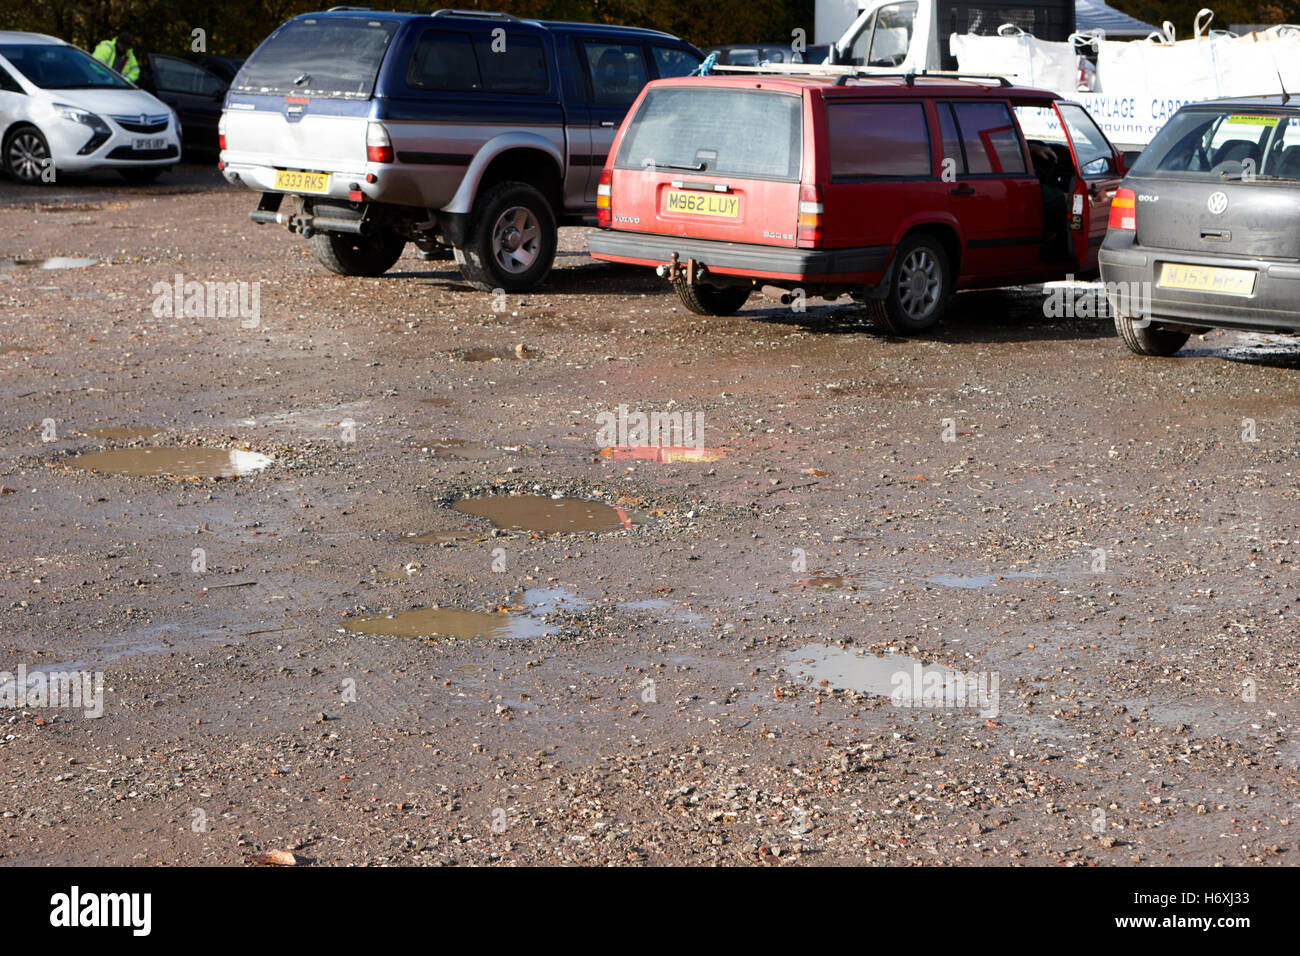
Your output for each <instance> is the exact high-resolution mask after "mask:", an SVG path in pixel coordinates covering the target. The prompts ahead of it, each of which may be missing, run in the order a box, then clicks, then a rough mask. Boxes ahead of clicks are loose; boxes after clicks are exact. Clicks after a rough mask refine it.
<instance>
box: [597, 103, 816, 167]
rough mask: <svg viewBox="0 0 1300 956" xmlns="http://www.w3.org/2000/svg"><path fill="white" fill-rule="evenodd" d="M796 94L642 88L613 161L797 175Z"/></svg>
mask: <svg viewBox="0 0 1300 956" xmlns="http://www.w3.org/2000/svg"><path fill="white" fill-rule="evenodd" d="M800 107H801V100H800V98H799V97H798V96H795V95H793V94H789V93H777V92H774V91H769V90H737V89H708V88H704V87H700V86H689V87H671V86H669V87H661V88H659V89H654V90H651V91H650V92H649V93H647V94H646V98H645V100H643V101H642V103H641V107H640V109H638V110H637V113H636V116H635V117H634V118H633V119H632V121H631V125H630V126H629V127H628V130H627V133H626V134H625V135H624V137H623V145H622V146H621V147H620V148H619V151H618V159H617V160H616V165H617V166H619V167H621V168H641V167H644V166H649V165H651V164H653V165H655V166H660V167H666V168H671V169H684V170H687V171H692V172H701V173H711V174H715V175H719V176H727V175H734V176H745V177H748V178H751V179H779V180H790V181H797V180H798V179H799V165H800V154H801V151H802V145H803V114H802V110H801V108H800Z"/></svg>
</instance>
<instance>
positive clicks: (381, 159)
mask: <svg viewBox="0 0 1300 956" xmlns="http://www.w3.org/2000/svg"><path fill="white" fill-rule="evenodd" d="M392 161H393V141H392V140H391V139H389V138H388V130H386V129H384V125H383V124H382V123H370V124H369V125H367V126H366V162H369V163H391V162H392Z"/></svg>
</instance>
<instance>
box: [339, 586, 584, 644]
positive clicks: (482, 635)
mask: <svg viewBox="0 0 1300 956" xmlns="http://www.w3.org/2000/svg"><path fill="white" fill-rule="evenodd" d="M513 604H514V605H515V606H516V607H518V608H520V610H518V611H516V610H506V609H504V608H503V609H500V610H497V611H465V610H462V609H460V608H447V607H417V608H412V609H411V610H409V611H399V612H397V613H395V614H375V615H372V616H370V617H360V618H355V619H353V620H347V621H344V622H343V628H344V630H348V631H351V632H353V633H355V634H378V635H383V636H385V637H455V638H460V639H462V640H483V639H490V640H495V639H500V638H505V639H510V640H532V639H534V638H538V637H542V636H544V635H545V634H546V633H547V632H548V631H551V630H553V629H554V628H555V625H548V624H547V623H546V617H547V615H549V614H553V613H555V612H556V611H561V610H563V611H572V612H578V611H581V610H583V609H584V608H586V607H587V603H586V602H585V601H583V600H582V599H581V598H579V597H578V596H577V595H575V594H574V593H573V592H572V591H569V590H568V589H567V588H530V589H528V590H525V591H522V592H521V593H519V594H517V595H515V597H514V599H513Z"/></svg>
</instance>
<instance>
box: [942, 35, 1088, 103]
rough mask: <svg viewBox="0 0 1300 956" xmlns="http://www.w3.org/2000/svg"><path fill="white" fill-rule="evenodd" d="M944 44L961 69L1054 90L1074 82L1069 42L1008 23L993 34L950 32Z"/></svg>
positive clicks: (1075, 59)
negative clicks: (995, 34)
mask: <svg viewBox="0 0 1300 956" xmlns="http://www.w3.org/2000/svg"><path fill="white" fill-rule="evenodd" d="M948 48H949V49H950V50H951V51H952V54H953V56H955V57H956V58H957V67H958V69H960V70H961V72H963V73H993V74H996V75H998V76H1006V77H1009V78H1010V79H1012V80H1013V81H1014V82H1016V83H1018V84H1020V85H1021V86H1033V87H1037V88H1039V89H1045V90H1056V91H1068V90H1073V89H1074V88H1075V85H1076V84H1077V83H1078V77H1079V64H1078V57H1077V56H1076V54H1075V52H1074V46H1073V44H1070V43H1058V42H1053V41H1051V40H1040V39H1038V38H1037V37H1035V36H1030V35H1029V34H1028V33H1025V32H1024V31H1023V30H1021V29H1020V28H1019V27H1017V26H1014V25H1013V24H1010V23H1005V24H1003V25H1002V26H1001V27H999V28H998V35H997V36H995V37H986V36H976V35H975V34H960V33H954V34H952V35H951V36H950V37H949V38H948Z"/></svg>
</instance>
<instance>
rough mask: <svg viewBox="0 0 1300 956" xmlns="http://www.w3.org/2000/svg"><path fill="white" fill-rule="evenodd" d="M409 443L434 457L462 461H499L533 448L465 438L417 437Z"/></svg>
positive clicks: (515, 456)
mask: <svg viewBox="0 0 1300 956" xmlns="http://www.w3.org/2000/svg"><path fill="white" fill-rule="evenodd" d="M411 444H412V445H413V446H414V447H416V448H418V449H420V451H422V452H427V453H428V454H430V455H432V456H433V457H434V458H454V459H460V460H462V461H500V460H502V459H506V458H522V457H524V456H526V455H531V454H533V449H531V448H529V447H528V446H527V445H491V444H488V443H487V442H476V441H470V440H469V439H467V438H434V439H417V440H416V441H414V442H412V443H411Z"/></svg>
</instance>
